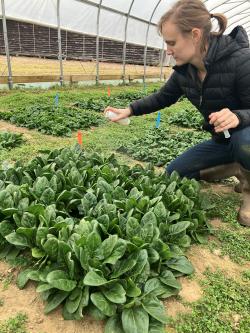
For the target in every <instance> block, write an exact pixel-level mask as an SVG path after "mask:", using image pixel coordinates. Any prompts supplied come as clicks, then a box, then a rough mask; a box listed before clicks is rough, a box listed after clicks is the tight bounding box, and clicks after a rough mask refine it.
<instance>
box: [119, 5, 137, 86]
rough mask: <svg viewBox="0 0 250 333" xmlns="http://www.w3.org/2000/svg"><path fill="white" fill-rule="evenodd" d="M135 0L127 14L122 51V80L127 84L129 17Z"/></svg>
mask: <svg viewBox="0 0 250 333" xmlns="http://www.w3.org/2000/svg"><path fill="white" fill-rule="evenodd" d="M134 2H135V0H132V2H131V4H130V7H129V11H128V13H127V14H126V15H127V17H126V23H125V32H124V42H123V51H122V80H123V84H125V82H126V80H125V75H126V51H127V33H128V19H129V16H130V13H131V10H132V7H133V4H134Z"/></svg>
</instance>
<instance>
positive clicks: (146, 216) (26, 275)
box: [0, 147, 209, 333]
mask: <svg viewBox="0 0 250 333" xmlns="http://www.w3.org/2000/svg"><path fill="white" fill-rule="evenodd" d="M0 221H1V222H0V250H1V252H0V257H6V256H7V257H9V258H11V257H15V256H16V255H18V254H19V253H20V252H23V251H26V253H30V254H31V255H32V257H33V259H32V261H31V265H32V267H31V268H28V269H26V270H25V271H23V272H21V273H20V275H19V277H18V285H19V287H20V288H23V287H24V286H25V285H26V283H27V281H28V280H34V281H37V282H38V286H37V292H39V293H40V294H41V296H42V298H43V300H46V301H47V304H46V307H45V313H49V312H50V311H52V310H54V309H55V308H57V307H58V306H59V305H60V304H62V305H63V316H64V318H65V319H80V318H82V317H83V314H84V313H86V312H88V313H90V314H92V315H93V316H94V317H96V318H103V319H107V323H106V328H105V332H106V333H110V332H117V333H118V332H119V333H122V332H123V333H124V332H125V333H135V332H138V333H139V332H140V333H142V332H143V333H147V332H150V333H153V332H156V333H157V332H164V324H165V323H166V321H167V318H166V315H165V308H164V306H163V304H162V303H161V299H165V298H167V297H169V296H171V295H175V294H177V293H178V292H179V290H180V289H181V285H180V283H179V282H178V281H177V279H176V278H177V277H179V276H181V275H184V274H191V273H192V272H193V267H192V265H191V264H190V262H189V261H188V260H187V259H186V257H185V255H184V252H183V251H184V250H185V249H186V248H188V247H189V246H190V243H191V242H192V241H193V242H203V240H204V237H206V235H207V234H208V231H209V228H208V225H207V222H206V213H205V210H204V202H203V200H202V198H201V195H200V193H199V184H198V183H197V182H196V181H195V180H189V179H185V178H183V179H180V178H179V177H178V175H177V174H175V173H173V174H172V175H171V177H168V176H167V175H165V174H161V175H156V174H155V172H154V170H153V169H152V168H151V167H148V168H146V169H144V168H142V167H141V166H139V165H137V166H134V167H132V168H129V167H128V166H124V165H119V164H118V163H117V161H116V160H115V159H114V157H113V156H110V157H108V158H103V157H101V156H99V155H97V154H95V153H94V154H91V155H86V154H85V153H84V152H82V151H81V150H80V149H79V148H78V147H74V148H71V149H69V148H67V149H66V148H65V149H62V150H55V151H52V152H47V153H46V154H44V155H42V156H38V157H36V158H35V159H34V160H32V161H31V162H30V163H29V164H28V165H27V166H23V165H21V164H19V163H17V164H16V165H15V167H13V168H10V169H8V170H6V171H3V170H2V171H0Z"/></svg>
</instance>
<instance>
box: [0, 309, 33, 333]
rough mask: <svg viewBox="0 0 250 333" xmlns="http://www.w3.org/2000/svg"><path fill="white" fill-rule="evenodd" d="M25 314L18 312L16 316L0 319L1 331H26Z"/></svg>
mask: <svg viewBox="0 0 250 333" xmlns="http://www.w3.org/2000/svg"><path fill="white" fill-rule="evenodd" d="M27 319H28V318H27V315H26V314H23V313H18V314H17V315H16V317H12V318H9V319H7V320H5V321H0V332H1V333H27V330H26V323H27Z"/></svg>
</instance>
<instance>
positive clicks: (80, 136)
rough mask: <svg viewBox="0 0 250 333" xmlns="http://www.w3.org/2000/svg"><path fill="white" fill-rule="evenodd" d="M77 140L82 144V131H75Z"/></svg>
mask: <svg viewBox="0 0 250 333" xmlns="http://www.w3.org/2000/svg"><path fill="white" fill-rule="evenodd" d="M77 141H78V143H79V145H80V146H82V132H81V131H78V132H77Z"/></svg>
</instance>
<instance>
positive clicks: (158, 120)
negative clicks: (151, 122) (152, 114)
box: [155, 111, 161, 128]
mask: <svg viewBox="0 0 250 333" xmlns="http://www.w3.org/2000/svg"><path fill="white" fill-rule="evenodd" d="M160 122H161V113H160V111H159V112H158V114H157V118H156V125H155V127H156V128H159V127H160Z"/></svg>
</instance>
